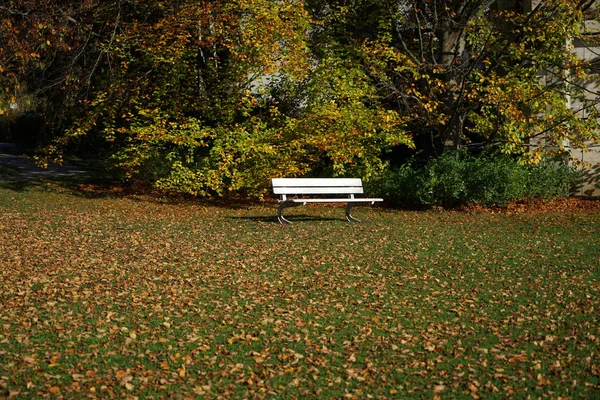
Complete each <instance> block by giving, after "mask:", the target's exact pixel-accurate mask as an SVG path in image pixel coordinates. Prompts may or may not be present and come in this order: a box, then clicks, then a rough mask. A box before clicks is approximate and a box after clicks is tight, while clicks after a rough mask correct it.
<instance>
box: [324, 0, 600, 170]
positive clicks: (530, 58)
mask: <svg viewBox="0 0 600 400" xmlns="http://www.w3.org/2000/svg"><path fill="white" fill-rule="evenodd" d="M326 3H327V4H326V5H324V3H323V2H319V1H316V2H313V3H312V4H313V6H314V7H315V10H319V12H320V13H321V14H322V15H324V16H325V17H324V19H326V20H327V24H325V25H326V26H328V27H329V33H330V34H332V33H335V32H342V33H341V35H345V36H346V37H345V38H344V39H343V40H344V42H345V44H346V45H348V46H353V47H354V48H356V51H355V53H356V54H360V58H361V60H362V63H363V65H364V68H365V70H366V71H368V73H369V74H370V77H371V78H372V79H373V85H374V86H375V87H377V88H378V90H379V93H380V95H381V97H383V98H384V99H385V102H384V104H385V105H386V107H388V108H389V109H393V110H395V111H397V112H398V113H399V114H401V115H409V116H410V117H411V121H412V123H411V124H410V126H409V130H410V132H412V133H414V135H415V136H416V137H417V138H419V137H420V138H421V139H420V140H417V142H420V143H423V142H425V140H423V139H424V138H427V140H426V141H429V142H432V143H434V145H433V146H432V147H433V152H434V153H439V152H441V151H443V149H444V148H446V147H454V148H459V147H462V146H465V145H467V146H496V147H500V148H501V149H502V151H504V152H506V153H516V154H519V155H521V156H522V157H523V159H524V160H529V161H534V162H535V161H538V160H539V159H541V158H542V157H543V156H544V155H547V154H552V153H555V152H556V151H560V150H561V147H562V146H563V143H564V142H565V141H570V142H571V143H572V144H574V145H577V146H581V145H583V144H584V142H585V141H586V140H595V139H598V124H597V116H598V111H597V107H596V106H597V102H596V99H590V98H586V96H585V90H586V89H585V82H586V81H592V80H596V79H597V78H598V76H597V74H596V73H595V72H594V69H593V68H592V65H591V64H590V63H589V62H586V61H584V60H581V59H578V58H577V57H576V56H575V55H574V54H573V52H572V51H571V50H572V49H571V48H570V46H569V45H568V43H570V42H571V41H572V40H573V39H582V40H585V41H586V42H588V43H590V44H592V45H593V44H594V43H595V41H596V38H595V37H594V35H590V34H589V33H590V32H589V31H586V28H585V24H584V19H585V13H586V12H588V13H589V11H590V10H591V6H592V5H593V4H594V3H595V1H594V0H583V1H582V0H546V1H542V2H538V4H537V5H536V6H535V7H533V8H529V9H528V8H525V7H523V6H522V5H519V3H518V2H514V1H513V2H511V1H495V0H494V1H492V0H393V1H392V0H370V1H359V2H355V3H353V4H354V5H352V6H349V5H348V4H349V3H348V2H343V1H329V2H326ZM365 17H366V19H365ZM355 27H358V28H357V29H355ZM540 75H544V76H545V79H540ZM569 98H570V99H578V100H579V105H580V108H578V109H575V110H573V109H570V108H569V106H568V102H567V99H569ZM583 111H585V112H583ZM584 114H585V116H586V118H582V116H583V115H584ZM541 136H543V137H544V143H545V146H537V147H535V148H534V149H533V150H532V151H530V150H531V149H530V148H529V144H530V142H531V141H532V140H534V139H535V138H539V137H541Z"/></svg>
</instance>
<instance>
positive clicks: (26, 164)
mask: <svg viewBox="0 0 600 400" xmlns="http://www.w3.org/2000/svg"><path fill="white" fill-rule="evenodd" d="M13 153H14V146H13V145H11V144H7V143H0V181H24V180H38V179H55V178H63V177H69V176H75V175H80V174H83V173H85V172H86V170H85V169H83V168H80V167H75V166H72V165H62V166H61V165H56V164H52V165H49V166H48V168H40V167H38V166H37V165H36V164H35V161H34V160H33V159H32V158H29V157H27V156H24V155H17V154H13Z"/></svg>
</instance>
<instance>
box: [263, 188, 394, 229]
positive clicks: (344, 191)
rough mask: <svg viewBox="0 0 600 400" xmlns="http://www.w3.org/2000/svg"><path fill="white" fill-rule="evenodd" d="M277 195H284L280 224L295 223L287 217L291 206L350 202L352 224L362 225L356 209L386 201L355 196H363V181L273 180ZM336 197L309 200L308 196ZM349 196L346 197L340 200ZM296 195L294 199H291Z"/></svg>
mask: <svg viewBox="0 0 600 400" xmlns="http://www.w3.org/2000/svg"><path fill="white" fill-rule="evenodd" d="M271 184H272V188H273V194H277V195H279V196H280V199H279V201H278V202H279V209H278V211H277V220H278V221H279V223H280V224H291V222H290V221H288V220H287V219H286V218H285V217H284V216H283V210H284V209H285V208H287V207H296V206H305V205H307V204H309V203H346V219H347V220H348V221H349V222H360V221H359V220H358V219H356V218H354V217H353V216H352V214H351V210H352V206H353V205H354V204H357V203H363V204H367V203H370V204H371V205H373V204H375V203H376V202H380V201H383V199H380V198H360V197H354V196H355V195H357V194H363V193H364V190H363V186H362V181H361V179H360V178H275V179H273V180H272V181H271ZM306 195H309V196H316V195H323V196H335V197H309V198H306V197H304V196H306ZM340 195H345V196H346V197H338V196H340ZM288 196H293V198H288ZM298 196H300V197H298Z"/></svg>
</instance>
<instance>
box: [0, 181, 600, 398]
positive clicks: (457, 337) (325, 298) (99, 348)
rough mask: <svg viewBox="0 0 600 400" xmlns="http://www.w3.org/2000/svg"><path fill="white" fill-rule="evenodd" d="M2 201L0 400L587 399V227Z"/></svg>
mask: <svg viewBox="0 0 600 400" xmlns="http://www.w3.org/2000/svg"><path fill="white" fill-rule="evenodd" d="M274 214H275V206H274V204H273V203H266V204H264V205H245V204H242V203H240V204H238V205H237V206H236V205H235V204H230V205H219V204H204V203H202V202H189V201H188V202H180V203H173V202H161V201H157V200H156V199H151V198H144V197H139V196H138V197H135V196H120V195H119V196H110V195H107V196H97V193H96V192H94V193H89V195H86V192H85V191H82V190H78V191H73V190H70V189H65V188H64V187H61V186H58V185H55V184H48V185H38V186H35V185H33V186H23V187H15V186H6V185H5V186H1V185H0V265H1V268H0V318H1V321H0V397H14V398H36V397H48V396H49V397H53V398H54V397H64V398H88V397H100V398H126V397H131V398H134V397H139V398H147V397H169V398H193V397H198V398H219V397H221V398H232V397H233V398H272V397H278V398H305V397H321V398H332V397H333V398H360V399H363V398H432V397H440V398H473V397H474V398H478V397H482V398H506V397H519V398H524V397H527V396H529V395H530V396H531V397H532V398H538V397H541V398H560V397H563V398H593V397H598V396H600V355H599V351H600V319H599V312H600V293H599V292H600V267H599V265H600V210H599V209H598V207H589V209H583V210H578V209H567V210H560V209H559V210H553V209H552V208H549V209H548V210H546V211H543V212H535V213H530V212H526V213H506V212H505V213H490V212H487V213H482V212H471V213H469V212H441V213H440V212H412V211H410V212H409V211H393V210H385V209H370V208H366V207H365V208H357V210H356V212H355V214H356V216H357V217H359V218H364V219H365V220H366V221H367V222H365V223H363V224H349V223H346V222H344V221H343V220H342V216H343V208H340V207H335V206H332V207H331V206H323V207H319V206H315V207H307V208H297V209H292V210H290V211H289V212H288V214H289V215H290V218H291V219H292V220H295V221H296V224H294V225H292V226H279V225H278V224H276V223H275V222H274Z"/></svg>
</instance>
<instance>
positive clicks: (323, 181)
mask: <svg viewBox="0 0 600 400" xmlns="http://www.w3.org/2000/svg"><path fill="white" fill-rule="evenodd" d="M271 183H272V186H273V187H274V188H275V187H281V186H291V187H340V186H341V187H344V186H359V187H360V186H362V182H361V180H360V178H274V179H273V180H272V181H271Z"/></svg>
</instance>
